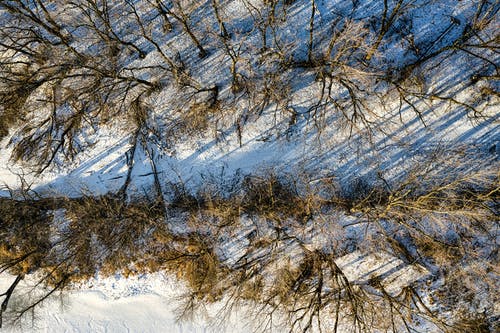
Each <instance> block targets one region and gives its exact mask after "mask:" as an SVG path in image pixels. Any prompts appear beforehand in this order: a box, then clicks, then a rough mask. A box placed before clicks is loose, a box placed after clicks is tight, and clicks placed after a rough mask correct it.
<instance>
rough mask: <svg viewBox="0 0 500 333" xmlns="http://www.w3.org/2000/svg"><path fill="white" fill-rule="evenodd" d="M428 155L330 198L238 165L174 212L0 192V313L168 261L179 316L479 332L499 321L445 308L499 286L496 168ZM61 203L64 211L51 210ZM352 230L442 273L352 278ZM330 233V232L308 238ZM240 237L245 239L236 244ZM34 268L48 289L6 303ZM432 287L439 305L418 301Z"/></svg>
mask: <svg viewBox="0 0 500 333" xmlns="http://www.w3.org/2000/svg"><path fill="white" fill-rule="evenodd" d="M431 165H434V164H432V163H430V164H429V165H427V166H425V167H424V166H422V167H421V168H419V169H416V170H414V172H413V173H411V174H410V175H408V177H406V178H405V179H403V180H401V181H400V182H399V183H398V184H394V185H393V186H392V187H391V188H390V189H384V190H381V189H377V188H375V187H370V186H369V185H368V184H364V183H362V182H361V183H359V182H358V184H357V185H356V184H354V186H350V187H349V188H351V190H350V191H349V192H342V190H339V187H338V186H337V185H335V184H333V185H328V186H333V187H334V188H332V189H331V191H330V192H328V193H330V194H331V195H332V196H331V197H329V198H326V196H325V194H324V191H323V195H322V196H321V197H320V196H319V195H317V194H315V193H317V192H316V189H311V190H310V192H303V191H302V190H299V189H300V188H302V189H304V188H305V187H300V186H298V184H297V183H294V182H292V181H290V179H291V178H287V177H277V176H269V177H267V178H266V177H256V176H248V177H241V178H238V179H236V180H235V181H233V182H229V186H230V188H231V189H232V190H231V191H229V190H228V189H227V190H228V191H221V189H220V188H219V189H217V188H216V187H213V186H212V187H210V186H207V187H206V188H205V190H204V191H200V192H199V193H193V194H189V193H188V192H187V191H185V190H184V191H182V190H178V191H177V192H176V193H177V194H176V196H175V197H174V198H173V200H171V201H169V202H166V204H167V206H168V207H169V208H168V210H167V211H165V209H164V207H163V206H162V205H163V204H162V203H161V202H159V201H156V200H153V201H134V202H128V203H127V202H125V201H123V198H122V197H121V196H112V195H108V196H103V197H96V198H93V197H85V198H80V199H57V200H54V199H52V200H46V199H41V200H31V201H30V200H28V201H26V200H24V201H16V200H13V199H1V200H0V208H1V209H2V210H1V213H2V214H0V216H1V217H0V218H1V222H2V223H1V224H0V225H1V226H2V229H1V230H0V231H1V236H2V239H3V241H2V243H1V247H0V248H1V265H2V266H1V267H2V272H8V273H9V274H13V275H16V276H17V277H18V279H16V280H15V281H14V283H13V284H12V287H11V288H10V289H9V290H7V291H6V293H5V294H4V296H7V297H6V298H5V299H4V304H5V307H3V308H2V313H7V314H8V317H9V318H11V319H12V318H14V319H15V318H17V319H19V318H21V316H22V315H23V314H24V313H26V311H29V310H32V309H33V308H34V307H36V306H37V305H38V304H39V303H40V302H42V301H43V300H44V299H45V298H47V297H49V296H50V295H51V294H53V293H54V292H56V291H57V290H63V289H64V288H67V287H68V286H71V284H72V283H73V282H78V281H81V280H85V279H88V278H89V277H92V276H94V275H95V274H96V273H97V272H98V273H99V274H101V275H103V276H106V275H111V274H114V273H115V272H121V273H122V274H124V275H125V276H128V275H130V274H139V273H142V272H156V271H161V270H165V271H167V272H171V273H172V274H175V275H176V276H177V277H178V278H179V279H181V280H182V281H185V282H186V284H187V286H188V287H189V290H190V291H189V292H188V293H187V294H186V295H185V296H184V301H185V302H184V305H183V307H182V308H180V309H179V316H180V317H181V318H190V317H191V316H193V315H194V314H195V313H196V311H197V310H198V309H199V308H200V306H205V305H206V304H207V303H212V302H214V301H222V300H224V302H225V303H224V307H223V310H222V311H223V313H226V314H227V313H228V312H230V311H231V309H233V308H234V307H235V306H239V305H243V304H244V305H245V306H248V305H251V308H252V309H254V311H255V315H257V314H258V317H259V318H261V319H262V320H261V321H260V322H259V325H261V326H259V329H261V330H263V331H265V330H267V329H270V328H271V327H274V325H276V324H277V323H279V325H283V326H282V327H286V328H287V330H290V331H311V330H313V331H314V330H316V329H318V328H320V327H322V328H327V327H329V328H330V329H331V330H332V331H337V330H341V329H345V328H346V327H349V329H350V330H352V331H357V332H365V331H373V330H375V329H383V330H388V331H399V330H400V329H405V328H406V329H407V330H409V331H411V329H412V327H415V326H414V325H416V324H417V323H418V322H419V321H418V320H420V323H422V322H427V323H430V324H431V325H434V327H435V328H436V329H437V330H442V331H453V330H460V329H464V327H469V328H470V329H478V330H479V331H480V332H482V331H481V330H484V329H485V327H492V326H491V325H492V324H491V322H490V321H488V320H490V319H488V318H486V317H484V318H483V319H478V318H479V317H463V320H462V319H460V320H459V321H457V322H456V323H455V322H453V321H450V320H449V319H446V318H444V317H442V316H441V312H440V311H441V310H442V309H447V311H456V313H459V312H460V311H464V309H468V311H473V312H474V311H478V312H477V313H478V315H479V313H480V311H479V310H474V309H475V308H474V307H475V305H474V304H477V299H476V297H478V296H477V293H476V291H475V290H476V288H477V287H478V286H477V283H478V281H481V284H482V287H481V288H483V289H484V288H488V287H487V286H490V287H491V286H493V285H494V284H495V276H498V256H497V255H496V254H495V251H497V250H496V247H495V239H496V237H497V236H495V232H496V231H495V230H497V229H498V222H499V220H498V202H499V191H500V187H499V186H500V184H499V179H498V174H495V172H494V171H491V170H490V171H485V169H480V170H479V169H478V170H477V171H476V172H470V171H469V172H467V173H466V174H463V173H460V172H459V171H458V170H457V172H456V173H455V172H451V173H449V175H450V177H449V178H443V177H440V178H438V177H437V175H438V174H441V173H440V171H439V170H437V169H436V170H430V169H429V167H430V166H431ZM441 167H447V166H443V165H441ZM438 169H439V168H438ZM318 186H319V185H318ZM321 186H323V187H324V186H325V185H324V184H322V185H321ZM178 189H182V185H178ZM222 193H232V194H230V195H229V196H222V195H221V194H222ZM342 193H344V194H342ZM57 211H60V212H63V216H64V217H63V220H61V219H60V218H59V220H57V219H56V220H54V216H56V215H57V214H56V213H55V212H57ZM332 211H333V212H337V213H336V214H338V213H342V212H343V213H342V214H347V216H353V217H355V221H356V222H355V223H351V222H350V223H347V224H345V222H342V221H341V220H338V221H336V222H335V223H337V224H338V226H337V227H336V228H337V229H338V230H337V229H335V228H333V229H332V227H331V226H329V223H330V222H328V220H331V219H332V218H334V216H335V214H334V215H330V214H331V212H332ZM329 212H330V213H329ZM243 220H248V221H251V223H250V224H249V225H248V224H244V223H243V222H242V221H243ZM183 221H184V222H183ZM321 221H323V222H321ZM166 222H168V223H166ZM169 223H186V225H187V229H186V230H185V231H184V232H181V233H179V232H177V233H176V232H173V231H171V229H170V228H169V227H168V225H169ZM242 223H243V224H242ZM245 225H247V226H246V227H245ZM248 228H250V229H248ZM356 228H360V229H361V230H364V234H365V236H363V237H360V238H359V239H357V240H354V243H355V244H356V245H355V246H356V247H358V248H365V249H367V250H368V251H375V252H380V251H382V252H384V253H391V254H392V255H394V256H395V257H397V258H400V259H402V260H403V261H404V262H406V263H408V264H416V263H418V264H419V265H420V266H422V267H425V268H426V269H427V270H429V271H430V272H432V274H433V276H434V277H433V279H438V278H443V279H444V283H442V285H441V286H438V287H436V288H429V286H428V285H426V284H424V283H423V282H424V281H417V283H415V284H411V285H408V286H406V287H402V289H401V290H399V291H398V292H395V291H394V290H393V289H391V287H390V286H389V285H387V284H386V282H384V280H380V279H378V278H376V277H373V278H371V279H368V280H367V281H366V282H363V283H360V282H359V281H350V280H349V279H348V278H347V277H346V275H345V273H344V272H343V271H342V269H341V268H339V266H338V265H337V264H336V261H335V260H336V258H338V257H339V256H342V255H343V254H346V253H349V252H351V251H352V250H349V246H347V245H346V244H344V245H341V246H338V245H335V244H336V243H335V238H337V237H343V236H342V235H341V234H342V233H343V232H348V231H349V230H351V231H350V232H353V231H355V230H358V229H356ZM334 229H335V230H337V231H335V230H334ZM245 230H247V231H245ZM342 230H344V231H342ZM339 232H340V234H339V235H336V234H335V233H339ZM322 233H326V234H327V235H329V236H328V237H327V238H326V240H323V241H322V243H321V244H322V245H313V244H315V243H314V239H315V238H316V237H317V235H319V234H322ZM367 233H368V234H367ZM231 239H233V240H234V241H231ZM242 240H244V243H241V244H246V245H241V244H240V243H238V242H241V241H242ZM311 241H313V243H311ZM234 242H236V243H234ZM238 244H240V245H238ZM234 246H236V247H239V246H243V247H242V248H241V250H242V251H243V252H241V253H240V254H239V255H238V256H237V257H234V258H231V257H230V256H229V257H228V255H229V254H227V255H226V254H224V253H225V251H232V250H231V248H232V247H234ZM229 253H231V252H229ZM470 265H473V267H469V266H470ZM35 272H36V273H37V274H41V275H39V276H41V277H40V279H41V280H40V283H43V284H45V285H47V288H48V289H47V291H46V293H45V294H44V295H42V296H41V297H39V298H37V299H34V300H32V302H31V303H30V305H29V306H27V307H26V308H22V309H15V311H14V312H12V311H10V312H9V311H7V309H8V303H9V298H10V296H11V295H14V296H13V297H15V295H16V294H15V293H14V291H15V288H16V286H17V284H18V283H19V281H20V280H22V279H23V278H24V277H25V276H26V275H27V274H32V273H35ZM42 272H43V273H42ZM427 281H429V280H427ZM430 281H432V279H431V280H430ZM429 291H430V293H431V295H433V296H432V297H431V298H432V300H433V301H432V302H435V303H432V302H430V301H424V300H423V299H422V298H423V297H424V295H427V293H429ZM458 291H459V292H458ZM482 297H483V302H484V301H485V300H486V299H487V302H490V303H489V304H495V302H497V301H498V300H497V299H496V298H495V297H496V296H495V295H491V294H490V295H489V296H488V297H487V298H484V295H483V296H482ZM433 304H439V308H436V307H435V306H433ZM32 305H33V307H32ZM381 309H384V310H383V311H382V310H381ZM225 311H227V312H225ZM382 314H383V315H382ZM222 318H223V317H222ZM417 318H419V319H418V320H417ZM457 318H458V317H457ZM485 318H486V319H485Z"/></svg>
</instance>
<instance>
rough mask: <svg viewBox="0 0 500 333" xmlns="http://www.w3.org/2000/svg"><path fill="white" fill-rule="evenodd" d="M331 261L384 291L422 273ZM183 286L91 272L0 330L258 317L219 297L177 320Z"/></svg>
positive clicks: (187, 325)
mask: <svg viewBox="0 0 500 333" xmlns="http://www.w3.org/2000/svg"><path fill="white" fill-rule="evenodd" d="M335 262H336V264H337V265H338V266H339V267H340V268H341V269H342V271H343V272H344V273H345V275H346V277H347V278H348V279H349V281H350V282H352V283H353V284H358V283H359V284H362V283H367V281H368V280H370V279H373V278H379V279H381V281H382V283H383V284H384V285H385V286H386V290H387V292H388V293H390V294H394V295H395V294H398V293H400V292H401V289H402V288H403V287H405V286H408V285H409V284H411V283H413V282H415V281H418V280H424V279H426V278H427V277H428V272H427V271H426V270H425V269H423V268H422V267H418V266H415V265H408V264H405V263H403V262H402V261H401V260H399V259H397V258H395V257H392V256H389V255H386V254H384V255H375V254H363V253H361V252H353V253H351V254H349V255H346V256H344V257H340V258H338V259H336V260H335ZM13 280H14V277H12V276H5V275H3V276H2V277H1V278H0V288H1V289H0V290H4V289H7V288H8V286H9V284H10V283H12V281H13ZM26 280H27V281H25V282H22V283H21V285H20V286H19V287H18V290H17V291H16V293H17V294H16V295H15V297H19V298H21V299H23V298H24V297H26V298H29V297H30V295H33V294H35V293H36V290H37V289H36V288H35V289H34V290H33V289H31V286H32V283H33V282H32V281H31V278H30V277H27V278H26ZM185 291H186V287H185V286H183V285H182V283H180V282H179V281H178V280H176V279H175V278H174V277H171V276H166V275H165V274H162V273H154V274H142V275H139V276H132V277H128V278H124V277H123V276H121V275H116V276H113V277H107V278H99V277H97V278H95V279H91V280H89V281H87V282H86V283H84V284H83V285H80V286H78V288H77V289H75V290H71V291H65V292H64V293H62V294H60V295H59V296H58V295H54V296H52V297H50V298H49V299H47V300H46V301H45V302H44V303H43V304H42V305H41V306H39V307H38V308H36V309H35V311H34V312H33V313H29V314H27V315H26V316H25V317H23V318H22V320H21V321H20V322H18V323H16V324H15V325H10V326H7V328H4V329H3V330H2V332H9V333H15V332H47V333H59V332H61V333H62V332H75V333H76V332H81V333H83V332H110V333H113V332H117V333H118V332H154V333H160V332H172V333H174V332H175V333H177V332H179V333H197V332H228V333H231V332H234V333H236V332H238V333H244V332H254V330H255V327H254V325H258V323H259V318H258V317H257V318H255V317H253V318H252V317H251V313H252V312H250V311H249V312H246V310H247V309H246V308H245V307H244V306H243V307H241V308H238V309H235V310H234V311H232V312H231V313H230V315H229V316H224V317H222V315H223V314H222V313H219V312H218V311H219V309H220V307H221V306H222V302H219V303H215V304H212V305H210V306H208V307H207V308H206V309H205V311H203V312H202V313H200V314H199V316H197V317H196V318H191V319H189V320H185V319H184V320H179V318H178V314H179V310H180V308H181V304H179V299H180V296H181V295H182V293H183V292H185ZM277 321H278V320H277ZM281 329H284V328H283V327H276V328H274V330H275V331H276V332H279V331H280V330H281ZM343 332H345V333H348V332H349V330H345V331H342V333H343Z"/></svg>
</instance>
